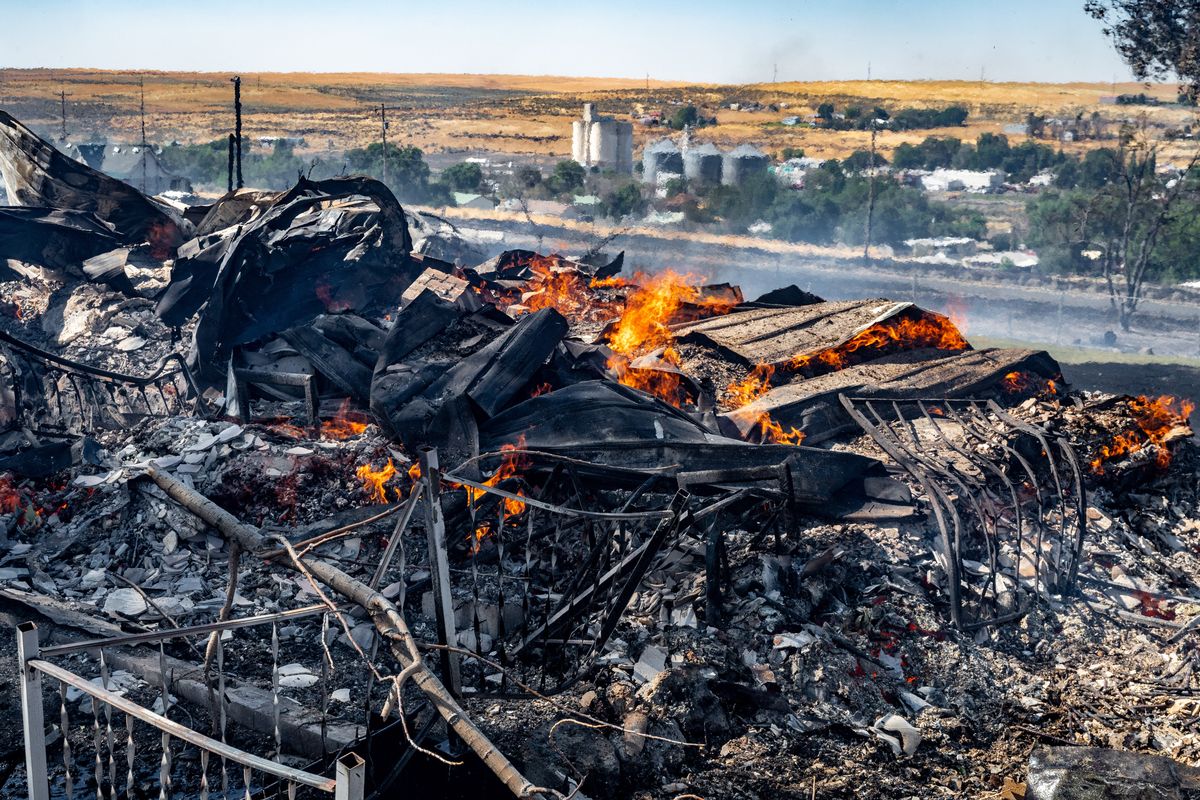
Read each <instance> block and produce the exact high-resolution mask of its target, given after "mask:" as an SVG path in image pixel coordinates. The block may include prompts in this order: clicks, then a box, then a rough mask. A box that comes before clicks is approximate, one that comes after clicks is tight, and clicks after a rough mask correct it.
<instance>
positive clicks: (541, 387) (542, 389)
mask: <svg viewBox="0 0 1200 800" xmlns="http://www.w3.org/2000/svg"><path fill="white" fill-rule="evenodd" d="M552 391H554V387H553V386H551V385H550V384H548V383H539V384H538V385H537V387H535V388H534V390H533V392H532V393H530V395H529V399H531V400H532V399H533V398H535V397H541V396H542V395H544V394H547V393H549V392H552Z"/></svg>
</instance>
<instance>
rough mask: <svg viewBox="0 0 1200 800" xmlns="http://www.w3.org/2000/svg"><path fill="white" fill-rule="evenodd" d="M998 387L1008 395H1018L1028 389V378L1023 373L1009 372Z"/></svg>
mask: <svg viewBox="0 0 1200 800" xmlns="http://www.w3.org/2000/svg"><path fill="white" fill-rule="evenodd" d="M1000 385H1001V386H1003V387H1004V391H1006V392H1008V393H1009V394H1020V393H1021V392H1023V391H1025V390H1026V389H1028V388H1029V376H1028V375H1026V374H1025V373H1024V372H1010V373H1008V374H1007V375H1005V376H1004V377H1003V378H1002V379H1001V380H1000Z"/></svg>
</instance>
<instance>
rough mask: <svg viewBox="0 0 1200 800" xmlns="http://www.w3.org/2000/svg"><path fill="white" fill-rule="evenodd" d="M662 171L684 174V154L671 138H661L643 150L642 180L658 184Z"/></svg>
mask: <svg viewBox="0 0 1200 800" xmlns="http://www.w3.org/2000/svg"><path fill="white" fill-rule="evenodd" d="M660 173H671V174H674V175H682V174H683V156H681V155H680V153H679V148H678V147H676V146H675V143H674V142H672V141H671V140H670V139H659V140H658V141H657V142H655V143H654V144H651V145H647V146H646V149H645V150H643V151H642V180H643V181H645V182H646V183H649V184H657V183H658V176H659V174H660Z"/></svg>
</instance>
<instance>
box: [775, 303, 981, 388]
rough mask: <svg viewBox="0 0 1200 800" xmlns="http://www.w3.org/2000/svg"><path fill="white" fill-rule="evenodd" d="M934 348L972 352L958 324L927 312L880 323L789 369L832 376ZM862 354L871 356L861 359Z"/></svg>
mask: <svg viewBox="0 0 1200 800" xmlns="http://www.w3.org/2000/svg"><path fill="white" fill-rule="evenodd" d="M923 347H932V348H935V349H937V350H947V351H950V352H957V351H961V350H969V349H971V345H970V344H969V343H968V342H967V340H966V339H964V338H963V335H962V333H960V332H959V330H958V328H956V327H954V323H953V322H951V321H950V320H949V319H947V318H946V317H943V316H942V315H941V314H934V313H933V312H931V311H924V312H922V313H921V314H920V316H917V317H894V318H892V319H889V320H885V321H884V322H878V323H876V324H874V325H872V326H871V327H869V328H867V329H866V330H864V331H861V332H859V333H857V334H855V335H854V336H852V337H851V338H850V339H848V340H846V341H845V342H843V343H842V344H840V345H837V346H836V347H830V348H828V349H826V350H821V351H819V352H816V353H805V354H800V355H797V356H796V357H794V358H793V359H792V360H791V361H789V362H788V368H789V369H792V370H795V371H799V370H810V371H812V372H817V373H820V372H832V371H836V370H840V369H845V368H846V367H848V366H851V365H852V364H856V363H859V362H861V361H866V360H868V359H869V358H871V357H874V356H878V355H881V354H882V353H884V352H889V351H896V350H916V349H919V348H923ZM859 351H865V352H866V353H869V355H867V356H866V357H859V356H857V355H856V354H858V353H859Z"/></svg>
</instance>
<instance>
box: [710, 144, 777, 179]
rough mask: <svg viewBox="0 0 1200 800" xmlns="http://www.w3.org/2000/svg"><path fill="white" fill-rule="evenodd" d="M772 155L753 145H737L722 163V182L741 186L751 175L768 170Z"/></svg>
mask: <svg viewBox="0 0 1200 800" xmlns="http://www.w3.org/2000/svg"><path fill="white" fill-rule="evenodd" d="M770 165H771V157H770V156H768V155H767V154H766V153H764V152H763V151H762V150H759V149H758V148H757V147H754V146H752V145H748V144H744V145H742V146H741V147H735V148H734V149H733V150H730V151H729V152H728V153H726V154H725V157H724V159H723V160H722V164H721V183H724V184H725V185H726V186H741V185H742V184H743V183H745V182H746V179H747V178H748V177H750V176H751V175H755V174H761V173H764V172H766V171H767V167H769V166H770Z"/></svg>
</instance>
